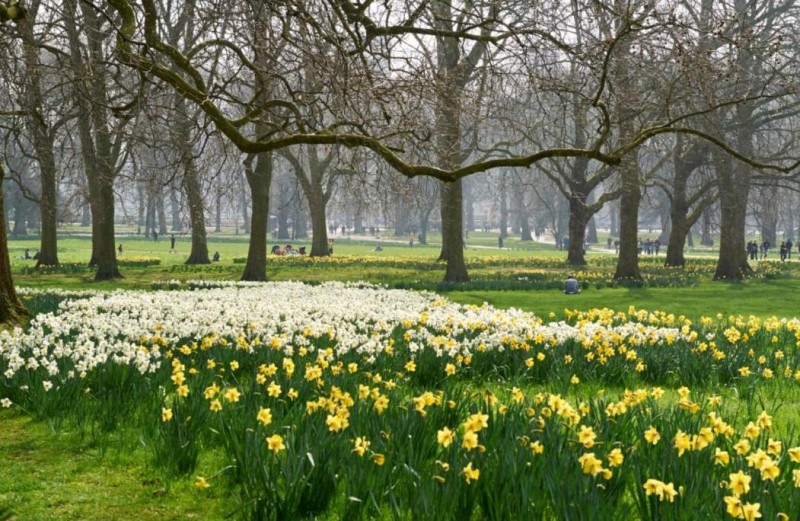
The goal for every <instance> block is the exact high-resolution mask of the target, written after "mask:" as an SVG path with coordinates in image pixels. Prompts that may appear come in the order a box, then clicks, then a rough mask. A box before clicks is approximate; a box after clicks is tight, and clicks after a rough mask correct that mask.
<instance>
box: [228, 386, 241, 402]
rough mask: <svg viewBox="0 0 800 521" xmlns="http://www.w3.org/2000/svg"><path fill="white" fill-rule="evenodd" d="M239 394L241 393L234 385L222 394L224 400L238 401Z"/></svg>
mask: <svg viewBox="0 0 800 521" xmlns="http://www.w3.org/2000/svg"><path fill="white" fill-rule="evenodd" d="M241 396H242V394H241V393H240V392H239V389H237V388H235V387H231V388H229V389H226V390H225V394H224V397H225V401H226V402H238V401H239V398H240V397H241Z"/></svg>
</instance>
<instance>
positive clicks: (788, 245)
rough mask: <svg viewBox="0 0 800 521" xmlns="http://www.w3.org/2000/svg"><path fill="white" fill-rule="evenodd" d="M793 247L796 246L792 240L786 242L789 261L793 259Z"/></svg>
mask: <svg viewBox="0 0 800 521" xmlns="http://www.w3.org/2000/svg"><path fill="white" fill-rule="evenodd" d="M793 246H794V243H793V242H792V240H791V239H789V240H788V241H786V258H787V259H791V258H792V247H793Z"/></svg>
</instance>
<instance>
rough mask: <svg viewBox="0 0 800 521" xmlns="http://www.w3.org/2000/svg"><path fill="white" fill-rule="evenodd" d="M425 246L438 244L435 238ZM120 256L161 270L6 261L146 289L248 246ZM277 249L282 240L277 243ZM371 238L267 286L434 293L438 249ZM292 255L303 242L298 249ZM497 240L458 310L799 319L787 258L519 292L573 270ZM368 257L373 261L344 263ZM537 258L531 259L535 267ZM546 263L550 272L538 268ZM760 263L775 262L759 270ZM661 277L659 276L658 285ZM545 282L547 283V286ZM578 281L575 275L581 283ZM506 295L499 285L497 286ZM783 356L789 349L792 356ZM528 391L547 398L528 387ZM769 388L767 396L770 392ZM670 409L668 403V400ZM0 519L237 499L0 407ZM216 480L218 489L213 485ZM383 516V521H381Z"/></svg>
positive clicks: (14, 247) (121, 446)
mask: <svg viewBox="0 0 800 521" xmlns="http://www.w3.org/2000/svg"><path fill="white" fill-rule="evenodd" d="M431 240H432V242H433V241H435V240H436V238H435V237H432V238H431ZM118 242H121V243H122V244H123V249H124V253H123V256H122V258H126V257H155V258H158V259H160V264H159V265H158V266H150V267H146V268H127V269H124V270H123V274H124V276H125V278H124V279H122V280H120V281H116V282H109V283H99V284H98V283H94V282H92V276H93V273H92V272H91V271H90V270H86V271H80V270H78V271H76V272H70V273H49V274H41V273H35V272H34V271H32V270H31V269H30V267H31V266H32V265H33V261H30V260H24V259H22V258H21V257H22V253H23V251H24V249H25V248H30V249H31V250H32V251H35V249H36V245H37V242H36V241H35V240H34V239H20V240H12V241H11V243H10V253H11V256H12V268H13V270H14V276H15V281H16V282H17V284H18V285H19V286H21V287H29V288H62V289H71V290H80V289H99V290H111V289H118V288H126V289H151V287H152V284H153V282H154V281H159V280H182V281H186V280H196V279H205V280H231V281H232V280H237V279H238V277H239V274H240V272H241V269H242V264H237V263H234V262H233V259H234V258H236V257H240V256H243V255H244V254H245V253H246V248H247V241H246V238H244V237H241V236H239V237H237V236H233V235H224V236H214V235H213V234H212V235H210V237H209V251H210V252H211V253H213V252H215V251H218V252H220V255H221V257H222V261H221V262H220V263H215V264H213V265H211V266H206V267H184V266H183V261H184V259H185V257H186V256H187V255H188V249H189V243H188V239H186V238H185V237H181V238H180V239H179V241H178V243H177V252H175V253H172V252H170V251H169V238H168V237H166V238H162V239H161V240H160V241H159V242H154V241H151V240H144V239H141V238H137V237H135V236H126V237H121V238H120V239H119V241H118ZM276 243H277V242H276ZM376 243H377V241H374V240H361V239H340V238H337V239H336V240H335V255H334V257H335V259H337V261H338V260H340V262H339V263H338V264H332V263H328V264H325V265H319V266H310V265H303V266H299V265H293V264H290V263H289V264H287V263H281V262H271V263H270V265H269V266H268V274H269V277H270V279H271V280H276V281H279V280H301V281H309V282H323V281H329V280H346V281H356V280H367V281H372V282H377V283H381V284H388V285H390V286H391V285H399V286H400V287H404V286H407V287H416V286H415V285H420V286H422V287H427V286H430V287H431V288H433V289H436V288H437V284H438V283H439V281H440V280H441V278H442V275H443V272H444V270H443V266H441V265H437V264H436V263H435V258H436V255H437V254H438V248H437V247H436V246H435V245H431V246H420V245H416V244H415V246H414V247H413V248H410V247H408V246H407V245H406V244H403V243H399V244H394V243H392V242H389V241H388V240H387V241H382V245H383V247H384V251H383V252H380V253H375V252H373V251H372V249H373V248H374V245H375V244H376ZM293 244H294V245H295V246H296V247H297V246H300V245H306V246H307V247H309V246H310V245H309V244H308V243H302V242H300V243H293ZM494 246H496V238H495V237H493V236H491V235H489V234H474V236H473V237H472V238H471V240H470V241H469V242H468V247H467V259H468V265H470V264H471V265H472V266H473V267H472V268H470V274H471V276H472V277H473V279H476V280H478V281H481V283H485V288H478V289H474V288H469V287H467V288H466V289H460V290H459V289H457V288H446V289H447V291H445V292H444V293H443V294H444V295H445V296H446V297H447V298H448V299H450V300H453V301H455V302H459V303H464V304H477V305H480V304H482V303H484V302H488V303H489V304H491V305H492V306H495V307H497V308H503V309H504V308H510V307H515V308H519V309H523V310H527V311H532V312H534V313H535V314H537V315H539V316H542V317H545V319H547V318H548V317H554V318H563V317H564V316H565V313H564V310H583V311H586V310H590V309H595V308H611V309H615V310H627V309H628V308H629V307H631V306H634V307H636V308H639V309H648V310H663V311H665V312H668V313H673V314H675V315H685V316H687V317H690V318H691V319H692V320H693V321H697V320H699V319H700V317H702V316H708V317H713V318H715V319H716V317H717V314H721V315H722V316H724V317H726V316H728V315H743V316H748V315H753V316H756V317H760V318H767V317H770V316H777V317H793V316H797V315H798V313H799V312H798V307H797V297H796V296H797V295H798V294H800V276H798V275H799V274H798V271H797V269H798V268H800V263H797V261H796V260H794V259H793V260H792V261H791V263H789V266H788V267H782V270H783V271H781V272H780V273H779V275H778V276H775V277H767V278H762V279H759V280H751V281H746V282H742V283H715V282H711V281H710V280H709V279H708V277H707V275H706V271H702V272H698V273H699V274H698V275H697V277H696V279H691V280H689V281H688V282H686V280H685V279H680V280H678V279H676V280H678V283H679V284H684V282H685V285H683V286H682V287H657V286H656V285H652V286H645V287H608V286H606V285H605V283H595V282H592V283H587V284H586V285H585V286H584V289H583V291H582V292H581V293H580V294H579V295H575V296H567V295H564V294H563V293H562V292H561V291H560V290H559V289H525V290H519V289H514V288H515V287H516V286H515V281H516V280H517V279H519V278H521V277H528V276H530V274H532V273H534V272H537V270H542V271H545V272H548V273H549V274H550V275H549V279H547V280H552V281H556V282H557V281H560V280H561V279H562V278H563V277H564V276H565V275H566V274H567V273H568V272H570V271H572V270H571V269H570V268H569V267H567V266H565V265H563V264H562V262H563V256H564V254H563V252H559V251H557V250H556V249H555V248H553V247H552V245H546V244H541V243H533V244H524V243H515V242H514V241H513V240H509V241H506V246H507V248H506V249H503V250H499V249H497V248H495V247H494ZM89 252H90V243H89V240H88V239H87V238H86V237H70V238H63V239H61V240H60V241H59V255H60V260H61V261H62V262H65V263H73V262H75V263H77V262H84V261H85V260H86V259H87V258H88V256H89ZM710 253H711V252H700V253H699V255H698V257H707V256H708V255H709V254H710ZM362 256H369V257H370V258H377V259H378V260H376V261H374V262H373V261H350V260H348V259H352V258H358V259H360V258H361V257H362ZM588 258H589V262H590V265H589V267H588V268H587V272H586V274H585V275H584V277H583V278H584V279H587V280H588V279H590V278H592V277H593V278H592V280H593V281H594V280H602V279H603V278H604V277H606V278H607V277H608V276H609V273H610V272H611V271H612V266H613V259H611V258H610V256H609V254H608V253H607V252H605V251H604V249H603V248H600V249H598V250H597V251H592V252H590V253H589V256H588ZM534 259H535V260H534ZM542 259H544V261H546V262H549V263H550V264H551V265H550V267H549V268H544V269H542V268H541V267H540V264H541V263H542V262H544V261H542ZM651 264H653V266H652V267H647V266H646V267H645V271H646V272H647V270H652V271H653V273H654V275H653V277H654V278H653V281H657V280H663V278H664V277H667V278H668V277H671V276H672V275H669V274H667V275H664V274H663V273H661V272H658V273H656V272H657V269H656V266H655V263H651ZM763 264H764V265H765V266H766V265H769V264H773V263H763ZM659 277H660V279H659ZM545 278H547V277H545ZM580 278H581V276H580V275H579V279H580ZM494 279H496V280H501V281H505V282H503V283H504V284H507V288H504V287H501V289H491V284H490V282H491V281H492V280H494ZM501 286H502V284H501ZM787 349H790V348H788V347H787ZM476 385H479V386H481V387H483V388H486V387H487V386H488V389H494V388H495V387H494V386H495V385H497V384H494V383H488V384H487V383H486V382H482V383H479V384H476ZM524 389H525V391H526V392H528V393H537V392H540V391H543V390H545V389H546V387H542V386H540V385H537V384H531V383H527V384H526V387H524ZM600 389H602V390H603V392H608V393H609V394H610V393H614V392H622V389H623V388H622V387H619V388H617V387H615V386H614V385H603V386H598V385H597V384H596V383H591V384H590V383H587V384H584V383H581V384H580V385H577V386H574V387H571V388H569V392H568V394H569V395H571V396H595V395H596V394H597V393H598V391H599V390H600ZM765 389H771V388H765ZM716 391H717V392H720V393H721V394H722V395H723V396H724V398H725V400H726V402H725V408H724V410H725V412H726V413H727V414H730V415H732V416H734V417H737V418H742V417H744V415H745V411H746V410H747V411H749V410H750V409H751V407H752V405H753V404H752V403H749V402H748V401H747V400H754V399H755V398H754V397H753V395H752V394H750V395H747V397H745V391H744V390H743V389H740V388H738V387H730V388H718V389H716ZM777 392H778V391H776V390H764V391H763V392H760V393H757V395H756V396H757V397H758V400H761V403H762V405H763V406H765V407H766V406H772V405H774V403H770V400H771V399H773V398H770V397H771V396H773V395H774V394H775V393H777ZM780 393H782V394H781V398H780V405H779V407H778V409H779V410H780V412H779V414H777V415H776V430H777V431H779V432H784V433H792V434H791V435H793V426H792V425H793V422H792V421H791V418H793V417H796V414H797V411H798V407H800V406H798V403H800V400H798V396H800V395H799V394H798V392H797V390H796V389H794V390H791V389H789V390H786V389H783V390H781V391H780ZM673 400H674V398H673ZM0 447H2V449H1V450H0V468H1V469H2V471H0V519H2V518H3V515H4V510H3V509H4V508H5V509H6V510H5V514H6V515H8V514H9V510H10V512H11V513H10V515H11V519H14V520H16V519H19V520H40V519H41V520H51V519H52V520H61V519H87V520H89V519H90V520H106V519H108V520H111V519H153V520H155V519H176V520H177V519H223V518H226V517H229V516H232V517H233V518H236V517H239V516H240V515H241V511H240V510H239V509H240V508H241V499H240V498H237V497H235V496H234V495H233V492H232V490H234V489H233V488H232V487H228V486H226V485H225V482H224V480H221V481H218V482H216V483H215V485H214V486H213V487H212V488H210V489H205V490H199V489H198V488H196V487H195V481H194V477H193V476H187V477H185V478H178V479H175V478H170V479H168V478H167V477H166V476H164V475H163V473H162V470H160V469H159V468H157V466H156V465H154V464H153V461H152V455H151V454H150V453H149V452H148V451H147V450H145V449H143V446H142V440H141V439H139V437H138V434H137V432H136V431H134V430H122V431H121V432H118V433H116V434H115V435H114V437H113V439H112V440H111V441H109V440H107V439H104V438H103V434H102V433H90V434H89V435H87V433H86V432H84V431H81V430H78V429H76V428H74V426H71V425H70V424H69V423H67V424H55V423H52V422H49V421H47V420H38V421H35V420H33V419H32V418H31V416H30V415H28V414H25V413H24V412H23V411H20V410H18V409H16V410H11V411H9V410H4V409H0ZM221 461H222V458H221V455H220V454H219V453H217V452H214V451H211V452H207V453H204V454H203V456H202V457H201V458H200V461H199V463H198V470H197V472H196V473H195V474H198V475H208V476H211V475H213V474H214V473H215V472H217V469H219V467H220V464H221ZM217 483H219V484H217ZM343 508H344V506H342V505H340V506H338V507H335V508H334V509H333V512H334V514H331V515H330V516H329V517H324V516H323V517H322V519H338V518H339V516H338V514H336V513H337V512H339V513H340V512H341V511H342V509H343ZM386 518H387V519H388V518H390V517H389V515H388V513H387V516H386Z"/></svg>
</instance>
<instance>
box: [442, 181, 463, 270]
mask: <svg viewBox="0 0 800 521" xmlns="http://www.w3.org/2000/svg"><path fill="white" fill-rule="evenodd" d="M441 194H442V195H441V203H442V251H441V253H440V255H439V260H445V261H447V268H446V269H445V275H444V281H445V282H467V281H468V280H469V275H468V273H467V264H466V262H465V260H464V236H463V229H464V225H463V222H462V215H463V213H462V210H461V209H462V204H463V201H462V198H461V196H462V194H461V181H455V182H452V183H443V184H442V188H441Z"/></svg>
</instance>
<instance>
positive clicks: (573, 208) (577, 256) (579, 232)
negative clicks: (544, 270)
mask: <svg viewBox="0 0 800 521" xmlns="http://www.w3.org/2000/svg"><path fill="white" fill-rule="evenodd" d="M590 218H591V214H590V213H589V210H588V208H587V207H586V196H585V195H583V194H580V193H576V194H573V195H572V197H570V199H569V247H568V251H567V263H568V264H570V265H572V266H585V265H586V258H585V255H584V252H583V243H584V240H585V238H586V225H587V224H588V222H589V219H590Z"/></svg>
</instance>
